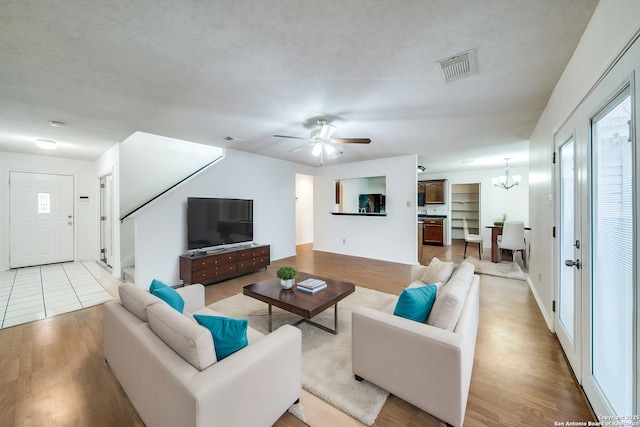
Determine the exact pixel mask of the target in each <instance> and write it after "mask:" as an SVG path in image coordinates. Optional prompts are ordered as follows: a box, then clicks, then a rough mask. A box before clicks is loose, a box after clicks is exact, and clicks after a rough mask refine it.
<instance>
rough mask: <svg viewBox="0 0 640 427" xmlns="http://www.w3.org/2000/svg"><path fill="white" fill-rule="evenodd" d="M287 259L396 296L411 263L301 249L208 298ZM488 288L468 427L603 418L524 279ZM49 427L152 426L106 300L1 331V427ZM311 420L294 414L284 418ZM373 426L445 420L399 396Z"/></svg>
mask: <svg viewBox="0 0 640 427" xmlns="http://www.w3.org/2000/svg"><path fill="white" fill-rule="evenodd" d="M463 248H464V244H462V245H460V242H456V243H454V245H453V246H451V247H444V248H441V247H440V248H439V247H427V246H425V255H424V257H423V261H426V262H428V260H430V259H431V257H433V256H438V258H440V259H442V260H448V259H455V260H457V261H460V260H461V259H462V250H463ZM483 255H484V254H483ZM487 255H489V256H490V254H487ZM483 258H485V257H484V256H483ZM283 264H292V265H296V266H297V267H298V268H299V269H300V270H302V271H306V272H309V273H312V274H318V275H324V276H328V277H335V278H340V279H342V280H349V281H352V282H354V283H356V284H357V285H359V286H363V287H369V288H372V289H377V290H380V291H383V292H388V293H393V294H399V293H400V292H401V291H402V289H404V287H405V286H406V285H407V284H408V281H409V275H410V267H409V266H407V265H401V264H394V263H388V262H382V261H374V260H369V259H363V258H355V257H347V256H341V255H336V254H329V253H323V252H314V251H312V250H311V249H310V245H302V246H300V247H298V255H297V256H296V257H292V258H289V259H284V260H280V261H277V262H274V263H273V264H272V265H271V266H270V267H269V268H268V270H267V271H263V272H257V273H254V274H251V275H247V276H243V277H240V278H237V279H234V280H230V281H227V282H224V283H222V284H217V285H211V286H207V288H206V300H207V304H210V303H213V302H215V301H218V300H220V299H223V298H226V297H229V296H232V295H234V294H236V293H238V292H241V289H242V286H244V285H246V284H249V283H252V282H254V281H256V280H259V279H261V278H263V277H273V275H274V271H275V269H276V268H277V267H278V266H279V265H283ZM480 286H481V291H480V326H479V331H478V340H477V345H476V354H475V364H474V370H473V376H472V380H471V388H470V393H469V403H468V406H467V413H466V418H465V426H467V427H476V426H483V427H484V426H498V425H505V426H533V425H536V426H538V425H539V426H552V425H554V421H588V420H592V421H595V419H594V418H593V415H592V413H591V411H590V408H589V406H588V404H587V403H586V401H585V399H584V397H583V395H582V393H581V391H580V388H579V387H578V385H577V384H576V382H575V380H574V378H573V377H572V375H571V372H570V370H569V368H568V366H567V364H566V362H565V359H564V357H563V354H562V352H561V350H560V347H559V344H558V342H557V340H556V338H555V336H554V335H553V334H552V333H551V332H549V330H548V329H547V327H546V324H545V322H544V320H543V318H542V315H541V314H540V312H539V310H538V307H537V305H536V303H535V300H534V298H533V295H532V294H531V291H530V290H529V288H528V286H527V285H526V283H525V282H518V281H510V280H505V279H499V278H498V279H495V278H494V279H487V280H482V279H481V284H480ZM109 291H110V292H115V291H113V290H111V289H110V290H109ZM301 401H302V405H303V407H304V412H305V416H306V417H307V422H308V425H310V426H312V427H321V426H340V427H344V426H361V425H362V424H360V423H358V422H356V421H355V420H353V419H352V418H350V417H349V416H347V415H345V414H343V413H341V412H340V411H338V410H337V409H335V408H333V407H332V406H330V405H328V404H326V403H324V402H323V401H321V400H320V399H318V398H316V397H314V396H312V395H310V394H309V393H306V392H305V393H303V395H302V398H301ZM42 425H60V426H71V425H77V426H112V425H117V426H141V425H144V424H143V423H142V421H141V420H140V418H139V417H138V415H137V413H136V411H135V409H134V408H133V407H132V405H131V403H130V402H129V400H128V399H127V397H126V395H125V393H124V391H123V390H122V388H121V387H120V385H119V384H118V382H117V380H116V379H115V377H114V376H113V374H112V373H111V371H110V370H109V367H108V366H107V365H106V364H105V362H104V358H103V353H102V308H101V307H100V306H98V307H92V308H88V309H84V310H80V311H76V312H73V313H68V314H64V315H61V316H58V317H53V318H49V319H45V320H41V321H37V322H32V323H28V324H25V325H20V326H15V327H12V328H8V329H4V330H0V426H42ZM305 425H306V424H304V423H302V422H301V421H299V420H298V419H297V418H295V417H294V416H292V415H290V414H288V413H287V414H284V415H283V416H282V417H281V418H280V420H279V421H278V422H277V423H276V426H278V427H293V426H296V427H298V426H305ZM374 425H375V426H380V427H382V426H385V427H386V426H394V427H395V426H398V427H399V426H403V427H406V426H416V427H417V426H442V425H444V424H443V423H441V422H440V421H438V420H436V419H435V418H433V417H431V416H430V415H429V414H426V413H425V412H423V411H421V410H419V409H418V408H416V407H414V406H412V405H410V404H408V403H406V402H404V401H403V400H401V399H399V398H397V397H395V396H393V395H392V396H390V397H389V399H388V400H387V403H386V404H385V405H384V407H383V408H382V411H381V413H380V415H379V417H378V419H377V421H376V423H375V424H374Z"/></svg>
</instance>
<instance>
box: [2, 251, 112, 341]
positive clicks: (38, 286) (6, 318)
mask: <svg viewBox="0 0 640 427" xmlns="http://www.w3.org/2000/svg"><path fill="white" fill-rule="evenodd" d="M114 279H115V278H114V277H113V276H112V275H111V273H109V272H108V271H107V270H105V269H104V268H102V267H101V266H100V265H98V264H97V263H96V262H95V261H83V262H68V263H62V264H49V265H42V266H35V267H24V268H18V269H14V270H9V271H3V272H0V327H2V328H7V327H9V326H14V325H19V324H21V323H27V322H31V321H34V320H40V319H44V318H47V317H51V316H55V315H58V314H62V313H67V312H70V311H74V310H78V309H81V308H85V307H90V306H93V305H97V304H101V303H103V302H105V301H109V300H111V299H112V297H111V295H110V294H109V293H108V292H107V291H106V290H105V288H104V287H103V285H102V284H105V283H110V282H111V281H113V280H114ZM115 280H117V279H115Z"/></svg>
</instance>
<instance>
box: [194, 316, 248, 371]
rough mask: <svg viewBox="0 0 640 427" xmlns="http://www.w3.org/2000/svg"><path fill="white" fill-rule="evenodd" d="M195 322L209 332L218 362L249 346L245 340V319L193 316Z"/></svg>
mask: <svg viewBox="0 0 640 427" xmlns="http://www.w3.org/2000/svg"><path fill="white" fill-rule="evenodd" d="M193 317H194V318H195V319H196V321H197V322H198V323H199V324H201V325H202V326H204V327H205V328H207V329H209V330H210V331H211V336H212V337H213V346H214V347H215V349H216V357H217V358H218V361H220V360H222V359H224V358H225V357H227V356H229V355H230V354H233V353H235V352H236V351H238V350H240V349H241V348H244V347H246V346H247V345H248V344H249V340H248V339H247V325H248V324H249V321H248V320H247V319H231V318H229V317H221V316H203V315H202V314H194V315H193Z"/></svg>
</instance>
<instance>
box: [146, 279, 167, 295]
mask: <svg viewBox="0 0 640 427" xmlns="http://www.w3.org/2000/svg"><path fill="white" fill-rule="evenodd" d="M168 286H169V285H167V284H165V283H164V282H161V281H160V280H157V279H153V280H152V281H151V285H149V292H151V293H153V291H155V290H156V289H158V288H163V287H168Z"/></svg>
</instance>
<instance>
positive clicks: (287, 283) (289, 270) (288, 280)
mask: <svg viewBox="0 0 640 427" xmlns="http://www.w3.org/2000/svg"><path fill="white" fill-rule="evenodd" d="M297 275H298V270H296V268H295V267H293V266H290V265H284V266H282V267H280V268H279V269H278V271H277V272H276V276H278V279H280V284H281V285H282V287H283V288H284V289H291V288H292V287H293V283H294V281H295V278H296V276H297Z"/></svg>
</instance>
